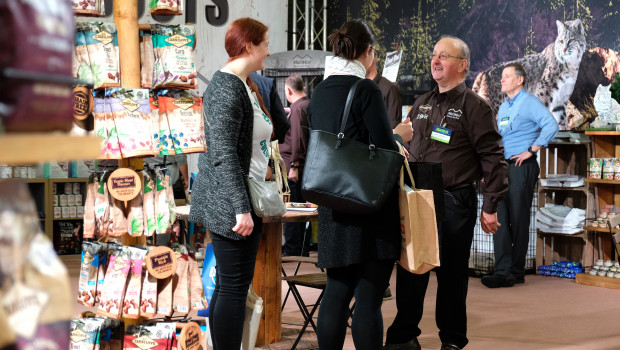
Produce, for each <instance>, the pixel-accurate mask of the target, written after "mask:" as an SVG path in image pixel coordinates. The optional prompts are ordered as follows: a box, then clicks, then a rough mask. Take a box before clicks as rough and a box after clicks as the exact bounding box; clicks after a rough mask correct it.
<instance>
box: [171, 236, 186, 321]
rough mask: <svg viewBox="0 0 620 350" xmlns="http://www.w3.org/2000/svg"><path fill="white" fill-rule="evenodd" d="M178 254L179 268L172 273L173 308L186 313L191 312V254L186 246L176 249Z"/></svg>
mask: <svg viewBox="0 0 620 350" xmlns="http://www.w3.org/2000/svg"><path fill="white" fill-rule="evenodd" d="M174 251H175V254H176V255H177V269H176V271H175V272H174V274H173V275H172V308H173V309H174V311H175V312H177V313H181V314H186V313H188V312H189V279H188V273H187V270H188V267H189V254H188V251H187V248H186V247H185V246H182V245H181V246H177V247H175V249H174Z"/></svg>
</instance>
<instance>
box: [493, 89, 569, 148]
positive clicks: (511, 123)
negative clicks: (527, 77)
mask: <svg viewBox="0 0 620 350" xmlns="http://www.w3.org/2000/svg"><path fill="white" fill-rule="evenodd" d="M497 129H498V131H499V133H500V134H501V135H502V145H503V146H504V155H505V156H506V159H510V157H512V156H514V155H517V154H520V153H522V152H525V151H527V149H528V148H529V147H530V146H532V145H536V146H541V147H545V146H547V144H548V143H549V141H551V139H553V138H554V137H555V135H556V134H557V133H558V123H557V122H556V121H555V118H553V115H551V113H550V112H549V110H548V109H547V107H545V105H544V104H543V103H542V102H541V101H540V100H539V99H538V98H537V97H536V96H534V95H532V94H530V93H528V92H527V91H525V89H521V90H520V91H519V92H518V93H517V94H516V95H515V96H514V97H513V98H507V99H506V101H504V103H502V105H501V106H500V107H499V111H498V112H497Z"/></svg>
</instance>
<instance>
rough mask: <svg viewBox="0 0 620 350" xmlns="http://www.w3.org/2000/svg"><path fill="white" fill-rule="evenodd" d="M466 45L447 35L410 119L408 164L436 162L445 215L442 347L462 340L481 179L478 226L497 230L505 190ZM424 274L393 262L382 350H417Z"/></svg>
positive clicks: (439, 307)
mask: <svg viewBox="0 0 620 350" xmlns="http://www.w3.org/2000/svg"><path fill="white" fill-rule="evenodd" d="M469 57H470V55H469V48H468V46H467V44H466V43H465V42H463V41H462V40H460V39H458V38H454V37H444V38H443V39H441V40H439V42H438V43H437V44H436V45H435V48H434V50H433V53H432V55H431V74H432V76H433V79H434V80H435V81H436V82H437V84H438V86H437V87H436V88H435V89H434V90H432V91H430V92H428V93H426V94H425V95H423V96H421V97H420V98H418V99H417V100H416V101H415V103H414V105H413V107H412V109H411V111H410V113H409V117H410V118H411V121H412V123H413V129H414V135H413V139H412V140H411V143H410V145H409V154H410V157H409V159H410V160H411V161H419V162H423V161H435V162H441V163H442V167H443V184H444V188H445V189H446V191H445V207H446V208H445V212H446V220H445V221H443V222H438V223H437V226H438V231H439V247H440V248H439V249H440V251H439V257H440V264H441V266H440V267H438V268H435V272H436V275H437V303H436V310H435V311H436V312H435V318H436V322H437V327H438V328H439V338H440V339H441V342H442V347H441V349H442V350H455V349H462V348H464V347H465V345H467V343H468V339H467V311H466V299H467V287H468V280H469V275H468V267H469V254H470V249H471V243H472V240H473V236H474V226H475V223H476V217H477V195H476V189H475V187H474V185H473V184H474V182H476V181H478V180H481V181H482V183H483V185H482V187H481V188H482V196H483V204H482V212H481V217H480V223H481V225H482V229H483V231H484V232H487V233H495V232H497V227H498V226H499V223H498V221H497V205H498V203H499V202H500V201H501V200H502V199H503V197H504V195H505V193H506V191H507V189H508V177H507V175H508V171H507V164H506V161H505V160H504V149H503V147H502V146H501V136H500V135H499V133H498V132H497V126H496V124H495V117H494V115H493V112H492V110H491V108H490V107H489V105H488V104H487V103H486V102H485V101H484V100H482V99H481V98H480V97H479V96H478V95H476V94H475V93H474V92H472V91H471V90H470V89H468V88H466V87H465V77H466V76H467V73H468V71H469ZM428 279H429V273H425V274H422V275H414V274H412V273H409V272H407V271H406V270H404V269H403V268H402V267H400V266H399V267H398V270H397V277H396V305H397V307H398V314H397V315H396V319H395V320H394V323H392V325H391V326H390V328H389V329H388V332H387V340H386V346H385V349H420V345H419V343H418V341H417V337H418V336H419V335H420V334H421V331H420V328H419V327H418V324H419V322H420V320H421V319H422V309H423V306H424V296H425V294H426V288H427V286H428Z"/></svg>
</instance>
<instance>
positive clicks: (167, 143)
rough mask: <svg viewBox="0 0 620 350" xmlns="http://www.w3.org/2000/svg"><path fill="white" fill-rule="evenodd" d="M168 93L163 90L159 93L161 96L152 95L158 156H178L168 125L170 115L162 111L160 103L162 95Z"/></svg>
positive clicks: (152, 114)
mask: <svg viewBox="0 0 620 350" xmlns="http://www.w3.org/2000/svg"><path fill="white" fill-rule="evenodd" d="M165 93H168V90H162V91H160V92H159V94H160V96H156V95H154V94H153V95H152V98H151V99H150V102H151V117H152V121H153V130H154V132H153V140H154V149H155V153H156V154H161V155H171V154H176V152H175V148H174V141H173V140H172V135H171V133H170V126H169V125H168V114H167V113H165V112H162V111H160V109H159V103H160V98H161V94H165Z"/></svg>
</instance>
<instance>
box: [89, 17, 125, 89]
mask: <svg viewBox="0 0 620 350" xmlns="http://www.w3.org/2000/svg"><path fill="white" fill-rule="evenodd" d="M84 25H85V31H84V36H85V40H86V46H87V48H88V57H89V58H90V69H91V72H92V75H93V81H94V85H95V89H97V88H107V87H119V86H120V81H121V74H120V64H119V62H120V61H119V56H118V36H117V33H116V25H115V24H114V23H112V22H90V23H85V24H84Z"/></svg>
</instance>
